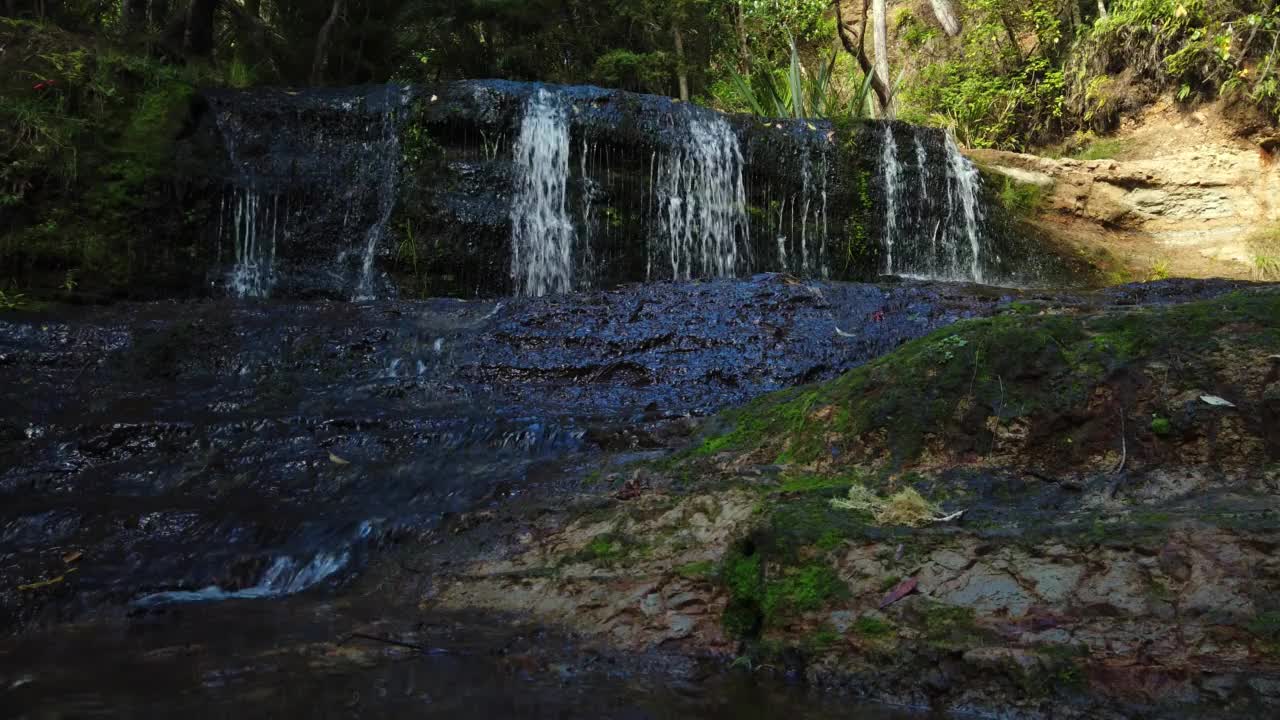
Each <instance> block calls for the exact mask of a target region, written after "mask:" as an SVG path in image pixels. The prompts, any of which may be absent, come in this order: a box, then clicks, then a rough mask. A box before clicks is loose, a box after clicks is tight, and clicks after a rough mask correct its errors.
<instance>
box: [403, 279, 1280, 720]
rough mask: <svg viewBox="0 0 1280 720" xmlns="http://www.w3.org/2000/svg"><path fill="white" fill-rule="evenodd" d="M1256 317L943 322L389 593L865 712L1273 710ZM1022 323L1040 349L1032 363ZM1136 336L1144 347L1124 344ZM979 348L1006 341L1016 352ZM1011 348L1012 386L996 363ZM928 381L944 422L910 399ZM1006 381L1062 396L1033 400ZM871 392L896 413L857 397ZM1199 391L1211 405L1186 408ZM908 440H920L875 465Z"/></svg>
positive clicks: (1276, 341) (1271, 544)
mask: <svg viewBox="0 0 1280 720" xmlns="http://www.w3.org/2000/svg"><path fill="white" fill-rule="evenodd" d="M1150 290H1153V291H1154V292H1153V293H1152V294H1150V295H1148V296H1147V297H1148V298H1154V297H1157V296H1159V295H1160V294H1161V292H1160V291H1159V289H1158V288H1156V287H1153V288H1150ZM1122 295H1126V296H1129V299H1130V301H1132V299H1133V297H1134V296H1132V295H1131V294H1130V291H1125V292H1123V293H1117V294H1116V296H1115V297H1117V298H1119V297H1120V296H1122ZM1276 303H1277V296H1276V294H1275V293H1274V292H1266V291H1261V292H1259V291H1253V292H1243V293H1236V294H1232V295H1228V296H1226V297H1220V298H1218V299H1215V300H1212V301H1209V302H1202V303H1194V304H1189V305H1185V306H1174V307H1160V308H1155V309H1148V310H1145V311H1142V312H1138V313H1133V314H1131V313H1128V312H1124V313H1120V314H1116V312H1115V311H1114V310H1109V311H1105V312H1103V313H1101V314H1100V315H1095V314H1092V313H1089V312H1084V313H1077V311H1078V310H1079V308H1077V309H1075V310H1073V311H1071V312H1068V313H1067V314H1062V313H1061V312H1060V311H1059V312H1047V313H1046V314H1043V315H1039V316H1038V319H1034V320H1033V319H1032V318H1031V317H1027V313H1026V308H1015V311H1018V312H1023V313H1024V315H1023V317H1022V318H1021V319H1020V321H1018V322H1013V321H1012V319H1011V318H994V319H990V320H982V321H976V322H973V323H967V324H965V325H964V326H962V328H961V330H960V333H959V334H951V331H950V330H944V331H942V332H940V333H937V334H934V335H931V336H930V337H929V338H927V339H925V340H923V341H920V342H917V343H914V344H911V345H908V346H906V347H904V348H902V349H900V350H899V351H897V352H895V353H893V354H891V355H889V356H887V357H886V358H884V360H883V362H882V363H873V364H872V365H871V366H868V367H867V368H864V369H862V370H857V371H854V372H852V373H849V374H846V375H845V376H843V377H842V378H841V379H839V380H837V381H835V382H833V383H830V384H824V385H820V386H817V387H816V388H815V387H813V386H810V387H809V388H802V389H799V390H796V391H791V392H787V393H782V394H780V395H779V396H778V397H776V398H775V400H774V402H777V403H778V405H771V403H770V401H769V400H767V399H766V400H762V401H759V402H756V403H753V404H752V405H750V406H747V407H745V408H742V409H740V410H737V411H733V412H731V413H729V414H728V415H727V416H726V417H725V418H724V422H723V424H720V425H716V426H715V428H714V430H712V431H711V432H710V433H709V434H708V435H706V436H704V438H703V441H702V442H701V444H695V445H694V446H693V447H691V448H689V449H688V450H686V451H685V452H684V453H683V454H682V455H680V456H678V457H677V458H676V459H675V460H672V461H668V462H666V463H661V464H651V465H640V466H631V467H624V468H620V469H618V470H615V471H613V472H608V471H606V473H605V474H604V478H603V481H602V482H604V483H606V484H607V487H608V488H609V492H608V494H607V495H605V496H604V497H601V495H599V494H597V495H595V496H593V497H591V498H590V499H589V500H586V499H584V500H580V503H581V504H580V505H579V506H577V507H563V506H562V507H557V508H548V507H546V506H540V507H537V508H534V509H525V510H509V511H508V512H505V513H500V514H499V515H498V516H496V517H494V518H492V520H493V522H492V523H490V524H488V525H487V526H486V527H475V526H465V527H462V526H460V527H458V528H457V530H456V533H455V535H454V536H453V537H451V538H447V539H445V540H443V541H442V542H441V544H440V545H439V546H437V547H434V548H431V549H426V550H423V551H422V552H420V553H415V561H416V562H417V563H418V565H417V566H418V567H425V568H427V570H426V571H425V572H426V574H427V575H428V576H429V581H425V582H424V581H420V580H419V581H415V583H414V584H412V585H411V587H410V588H408V589H407V591H408V592H411V593H418V594H420V595H421V596H422V597H424V598H425V601H426V602H427V603H428V605H430V606H435V607H442V608H464V607H486V608H495V609H501V610H505V611H515V612H519V613H524V614H529V615H532V616H534V617H539V618H543V619H545V620H546V621H548V622H559V623H566V622H567V623H568V624H569V625H570V626H571V627H573V628H575V629H577V630H579V631H581V632H584V633H586V634H588V635H591V636H595V637H602V638H607V639H608V640H609V641H610V642H613V643H617V644H620V645H622V646H624V647H632V648H651V647H667V648H672V647H674V648H680V649H681V650H682V651H684V652H689V653H698V652H713V653H722V654H724V655H726V656H737V657H745V658H748V659H750V661H751V663H752V664H758V665H759V666H761V667H774V668H776V669H777V670H779V671H781V672H787V673H789V674H792V675H793V676H794V675H802V676H804V677H806V678H807V679H808V680H809V681H810V682H811V683H814V684H817V685H821V686H828V687H840V688H844V689H847V690H849V691H851V692H853V693H856V694H858V695H860V696H863V697H869V698H874V699H877V700H881V701H889V702H897V703H906V704H913V705H931V706H933V707H935V708H938V709H948V710H960V709H965V710H971V711H973V710H976V711H980V712H990V713H995V714H999V715H1001V716H1013V717H1025V718H1064V717H1066V718H1077V717H1078V718H1097V717H1103V718H1122V717H1133V716H1135V715H1142V716H1144V717H1171V718H1173V717H1188V716H1194V717H1214V718H1218V717H1221V718H1229V717H1252V716H1260V715H1270V714H1274V712H1275V710H1276V708H1277V707H1280V695H1278V694H1277V693H1276V692H1275V688H1276V687H1277V682H1280V670H1277V664H1276V661H1275V658H1276V655H1275V653H1276V645H1277V642H1280V605H1277V604H1276V600H1275V597H1276V592H1277V590H1278V589H1280V564H1277V563H1276V562H1275V560H1274V558H1273V556H1274V554H1275V552H1276V551H1277V550H1278V549H1280V526H1278V525H1277V524H1276V522H1275V520H1274V518H1275V517H1276V514H1275V513H1276V512H1277V510H1280V506H1277V503H1276V499H1275V489H1276V488H1277V487H1280V485H1277V483H1280V455H1278V454H1276V453H1275V452H1274V451H1272V450H1269V449H1268V447H1269V446H1268V445H1267V442H1266V438H1268V437H1270V436H1271V435H1272V434H1273V433H1272V431H1271V429H1270V428H1269V427H1268V426H1267V425H1266V424H1265V423H1264V421H1263V417H1262V412H1263V410H1262V408H1263V407H1264V406H1265V405H1266V403H1267V402H1268V401H1267V398H1268V397H1269V393H1271V391H1272V389H1273V386H1274V385H1275V384H1276V382H1277V377H1280V371H1278V370H1277V367H1280V366H1277V365H1276V364H1275V362H1274V360H1273V359H1272V358H1271V356H1272V355H1274V354H1275V351H1276V350H1278V349H1280V336H1278V335H1277V332H1278V331H1280V330H1278V327H1277V322H1278V319H1280V313H1277V312H1276ZM1219 314H1222V315H1221V316H1219ZM1033 317H1034V316H1033ZM1227 318H1230V322H1227V321H1226V319H1227ZM1037 323H1046V324H1047V326H1048V327H1050V328H1051V329H1050V330H1049V331H1048V332H1049V333H1050V334H1051V335H1052V336H1053V339H1051V340H1047V341H1046V342H1047V345H1048V346H1050V347H1047V348H1037V347H1036V343H1035V342H1034V340H1033V334H1034V328H1035V327H1036V326H1037ZM1139 326H1141V327H1142V328H1143V329H1144V331H1145V332H1146V333H1149V335H1144V336H1142V337H1146V338H1147V339H1145V340H1144V339H1142V337H1139V336H1136V335H1135V336H1131V337H1126V335H1125V331H1124V328H1125V327H1139ZM982 327H988V328H1001V327H1003V328H1005V329H1006V330H1007V331H1009V332H1012V333H1014V334H1015V335H1016V336H1017V337H1018V346H1019V349H1018V351H1017V352H1014V351H1013V350H1012V349H1010V348H1008V347H1004V346H1002V345H1001V344H1000V343H999V342H997V341H996V340H995V339H994V336H987V337H986V338H985V339H984V338H983V337H982V333H981V330H980V329H981V328H982ZM1172 328H1178V329H1176V330H1175V329H1172ZM949 337H950V338H957V337H959V338H960V340H962V341H963V342H961V341H956V340H948V338H949ZM922 347H923V348H931V349H930V350H929V351H928V352H929V362H928V364H927V366H916V365H915V363H914V361H913V359H912V358H913V350H915V349H919V348H922ZM970 347H980V348H981V349H975V350H974V351H973V352H972V353H969V354H966V352H968V351H967V350H966V348H970ZM1050 348H1056V349H1050ZM1057 353H1061V354H1062V355H1063V356H1065V357H1069V358H1070V359H1071V360H1070V363H1069V366H1068V367H1067V368H1065V369H1062V370H1059V369H1056V368H1057V365H1056V362H1055V361H1054V360H1053V356H1054V355H1056V354H1057ZM948 354H950V356H948ZM1010 354H1013V355H1014V356H1016V357H1015V360H1016V361H1017V362H1018V363H1019V367H1021V368H1022V373H1023V374H1022V375H1018V374H1015V373H1013V372H1008V371H1006V369H1001V368H999V367H997V366H998V365H999V363H1000V362H1001V360H1000V359H998V358H1005V357H1006V356H1009V355H1010ZM1175 357H1176V358H1177V360H1176V367H1175V360H1174V359H1173V358H1175ZM957 363H958V364H957ZM948 366H954V370H955V377H956V381H957V392H959V393H961V394H962V395H963V396H964V397H963V398H961V400H960V402H958V403H957V404H955V405H954V406H952V405H950V404H948V403H949V401H947V400H946V398H945V396H944V395H941V394H939V393H937V392H936V389H937V387H938V386H939V384H945V383H946V382H947V380H946V378H947V376H949V375H950V374H951V371H950V370H948ZM877 367H885V368H894V369H895V370H897V371H898V372H900V373H901V374H900V375H896V376H894V375H886V374H882V373H879V372H877V370H876V368H877ZM988 373H990V375H991V377H992V379H994V378H995V377H996V376H997V375H999V377H1000V380H999V381H998V382H997V386H998V387H999V388H1000V390H999V392H997V393H994V394H992V395H988V394H987V392H986V391H985V390H984V389H983V382H984V381H983V380H982V378H984V377H987V376H988ZM1097 373H1100V374H1097ZM895 377H896V378H897V379H894V378H895ZM1028 382H1029V383H1033V384H1035V385H1038V386H1040V387H1042V388H1045V389H1046V390H1047V391H1048V392H1051V393H1053V394H1054V396H1055V397H1056V398H1059V399H1061V401H1062V402H1063V403H1064V404H1062V405H1056V406H1054V407H1052V408H1046V407H1039V406H1037V405H1036V403H1035V402H1033V401H1032V400H1031V398H1030V396H1028V395H1026V394H1025V393H1024V389H1023V383H1028ZM899 386H901V387H905V388H910V391H909V393H908V396H906V397H909V400H906V401H905V402H904V404H900V405H885V404H883V401H884V400H885V399H886V398H891V397H893V396H895V394H896V392H897V389H898V387H899ZM859 388H861V389H863V390H865V391H866V393H867V395H866V397H867V398H870V399H871V401H872V403H873V404H872V405H865V404H862V402H861V400H859V398H861V397H863V396H862V395H860V392H861V391H860V390H859ZM1219 392H1221V393H1225V394H1228V395H1230V396H1231V397H1232V398H1233V401H1234V405H1235V407H1233V408H1225V406H1213V405H1212V404H1210V403H1207V402H1206V401H1204V400H1203V397H1204V396H1206V395H1210V394H1216V393H1219ZM829 393H830V394H829ZM988 402H990V403H993V405H992V406H991V407H990V408H988V407H986V403H988ZM924 407H929V408H934V409H939V408H941V410H940V411H939V412H938V413H937V414H933V415H931V414H928V413H927V412H924V411H923V410H919V411H918V410H916V409H919V408H924ZM775 411H776V414H775ZM989 415H995V416H999V417H997V419H996V420H995V421H994V422H991V421H990V420H991V418H990V417H988V416H989ZM984 417H987V420H988V422H983V420H982V418H984ZM775 418H776V419H778V423H779V424H774V419H775ZM1018 419H1020V420H1021V430H1020V431H1019V432H1018V433H1009V434H1007V435H1006V436H1001V434H1000V433H999V432H997V430H998V429H999V428H1000V427H1001V426H1004V425H1012V424H1014V423H1013V421H1014V420H1018ZM910 422H924V423H925V427H924V429H923V433H922V434H921V436H920V437H922V438H923V441H922V442H921V443H920V444H919V445H910V447H911V448H912V449H913V452H914V453H915V454H903V452H902V446H901V445H899V443H900V442H902V441H903V439H902V438H899V437H895V435H903V434H910V433H911V432H913V431H910V430H909V429H908V427H909V423H910ZM868 423H870V425H868ZM975 434H976V435H979V436H981V437H982V438H983V439H981V440H978V441H976V442H974V441H973V439H972V438H973V436H974V435H975ZM807 438H811V439H812V442H813V443H814V445H812V446H811V445H809V444H807V443H809V442H810V440H809V439H807ZM1003 443H1012V444H1013V447H1002V444H1003ZM809 449H813V450H814V452H813V453H812V454H807V453H808V450H809ZM855 484H856V485H861V486H863V487H864V488H869V489H871V491H873V492H877V493H882V494H884V495H885V496H888V495H890V494H891V493H894V492H897V491H899V490H901V489H903V488H907V487H910V488H913V489H915V490H917V491H918V492H920V493H921V494H923V495H924V496H925V497H927V498H931V499H934V501H935V502H937V503H938V505H939V508H938V509H937V513H938V514H939V515H943V514H950V513H952V512H954V511H960V510H963V511H965V512H964V513H963V515H961V516H959V519H958V520H956V519H952V520H950V521H947V522H936V523H934V524H931V525H929V526H926V527H924V528H920V529H914V530H913V529H909V528H905V527H896V526H892V525H882V524H879V523H878V522H877V521H876V520H875V518H873V517H872V516H871V514H869V513H863V512H859V511H853V510H848V509H844V508H841V507H838V506H835V505H833V504H832V502H831V501H832V500H833V499H838V498H841V497H843V496H844V495H845V493H846V492H847V491H848V489H849V488H850V487H851V486H853V485H855ZM477 546H483V547H484V548H485V550H484V551H482V552H475V551H473V550H470V549H469V548H474V547H477ZM460 559H461V560H462V562H459V560H460ZM379 581H381V578H380V579H379ZM904 581H907V582H905V583H904ZM897 588H906V591H905V593H906V594H905V596H903V593H899V592H892V593H891V592H890V591H891V589H895V590H896V589H897Z"/></svg>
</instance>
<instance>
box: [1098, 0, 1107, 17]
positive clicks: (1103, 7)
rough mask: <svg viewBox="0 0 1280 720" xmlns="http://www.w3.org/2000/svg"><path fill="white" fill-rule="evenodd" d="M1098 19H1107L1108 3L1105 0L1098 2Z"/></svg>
mask: <svg viewBox="0 0 1280 720" xmlns="http://www.w3.org/2000/svg"><path fill="white" fill-rule="evenodd" d="M1098 17H1100V18H1103V19H1106V17H1107V3H1106V2H1105V0H1098Z"/></svg>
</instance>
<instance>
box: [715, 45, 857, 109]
mask: <svg viewBox="0 0 1280 720" xmlns="http://www.w3.org/2000/svg"><path fill="white" fill-rule="evenodd" d="M839 57H840V56H839V55H836V54H834V53H833V54H832V56H831V59H830V60H829V61H826V62H824V63H822V64H821V65H820V66H819V69H818V71H817V72H816V73H815V72H810V71H808V70H806V69H805V67H804V65H803V64H802V63H801V60H800V50H799V49H798V48H797V47H796V43H795V40H794V39H792V40H791V64H790V66H789V67H788V68H787V69H786V70H778V71H776V72H763V73H757V74H756V75H755V76H754V77H744V76H742V75H740V74H738V72H737V71H735V70H733V69H732V68H730V70H729V73H730V75H731V77H732V79H733V88H734V91H735V92H736V93H737V99H738V100H739V101H741V102H742V103H743V104H744V105H745V106H746V107H747V108H749V109H750V110H751V112H752V113H754V114H756V115H758V116H760V117H765V118H784V117H793V118H796V119H804V118H840V119H845V120H849V119H861V118H864V117H868V116H869V115H870V114H871V113H870V105H869V102H870V91H871V76H869V75H863V76H861V78H860V79H859V78H858V77H855V78H854V81H853V82H852V83H850V84H849V88H848V89H847V90H846V89H843V88H842V87H841V86H840V85H839V84H838V83H836V82H835V81H834V79H833V77H832V74H833V73H834V72H835V69H836V65H837V61H838V60H839Z"/></svg>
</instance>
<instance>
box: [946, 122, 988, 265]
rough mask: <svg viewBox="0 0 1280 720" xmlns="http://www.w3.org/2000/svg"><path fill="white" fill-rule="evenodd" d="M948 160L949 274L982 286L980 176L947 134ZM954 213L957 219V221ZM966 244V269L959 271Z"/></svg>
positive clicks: (982, 216) (983, 218) (975, 167)
mask: <svg viewBox="0 0 1280 720" xmlns="http://www.w3.org/2000/svg"><path fill="white" fill-rule="evenodd" d="M944 147H945V148H946V153H947V159H946V167H947V175H948V178H947V180H948V182H947V198H948V205H949V206H950V208H951V212H950V214H949V218H948V222H947V225H948V228H947V235H948V239H947V244H948V245H949V247H950V256H951V268H950V274H951V276H952V277H955V278H963V277H964V276H966V275H967V276H968V277H967V278H965V279H968V280H972V281H974V282H982V281H983V278H982V226H983V222H984V221H985V217H984V213H983V210H982V200H981V193H982V176H981V175H980V174H979V172H978V168H977V166H975V165H974V164H973V163H971V162H969V158H966V157H965V156H964V155H963V154H961V153H960V148H959V147H958V146H957V145H956V141H955V139H954V138H952V137H951V133H947V135H946V139H945V141H944ZM957 213H958V214H959V217H957ZM965 241H967V242H968V246H969V247H968V250H969V263H968V265H969V267H968V268H967V272H966V271H965V270H963V269H961V264H962V262H961V260H960V258H961V256H962V253H961V250H963V249H964V248H963V247H962V244H963V243H964V242H965Z"/></svg>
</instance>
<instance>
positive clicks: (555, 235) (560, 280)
mask: <svg viewBox="0 0 1280 720" xmlns="http://www.w3.org/2000/svg"><path fill="white" fill-rule="evenodd" d="M568 179H569V109H568V106H567V104H566V103H564V102H563V101H561V100H560V99H559V98H557V97H556V96H555V95H553V94H552V93H550V92H548V91H546V90H541V89H540V90H538V92H536V93H534V95H533V96H532V97H530V98H529V101H528V102H527V103H526V105H525V111H524V119H523V121H522V123H521V126H520V136H519V138H517V140H516V145H515V200H514V202H513V203H512V205H511V230H512V231H511V277H512V279H513V280H514V281H515V286H516V291H517V292H518V293H520V294H522V295H532V296H542V295H549V294H553V293H565V292H569V291H570V290H572V289H573V246H574V230H573V222H572V220H571V219H570V217H569V212H568V209H567V204H568V198H567V196H568V189H567V188H568Z"/></svg>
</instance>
